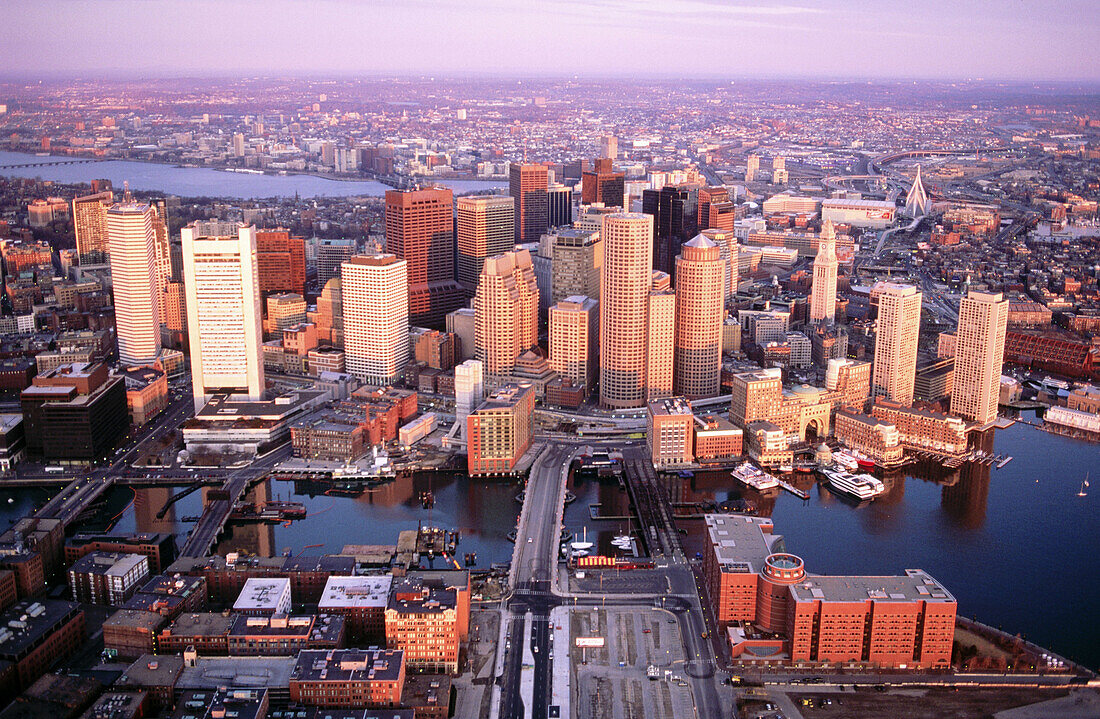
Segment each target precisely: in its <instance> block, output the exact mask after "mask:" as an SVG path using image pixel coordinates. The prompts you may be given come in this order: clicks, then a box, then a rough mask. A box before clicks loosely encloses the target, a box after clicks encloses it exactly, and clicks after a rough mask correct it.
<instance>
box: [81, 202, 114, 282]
mask: <svg viewBox="0 0 1100 719" xmlns="http://www.w3.org/2000/svg"><path fill="white" fill-rule="evenodd" d="M113 201H114V194H113V193H112V192H111V191H110V190H106V191H104V192H97V193H95V194H93V195H85V196H84V197H77V198H75V199H74V200H73V229H74V230H75V232H76V251H77V254H79V255H80V264H82V265H100V264H103V263H105V262H106V261H107V257H108V255H109V254H110V245H109V243H108V240H107V208H109V207H110V206H111V204H112V203H113Z"/></svg>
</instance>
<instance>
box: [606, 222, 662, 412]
mask: <svg viewBox="0 0 1100 719" xmlns="http://www.w3.org/2000/svg"><path fill="white" fill-rule="evenodd" d="M600 237H601V240H602V243H603V260H604V261H603V271H602V275H601V282H600V287H601V289H600V337H599V340H600V405H601V406H603V407H605V408H611V409H614V408H625V407H643V406H645V403H646V389H645V388H646V329H647V327H648V324H649V322H648V320H649V291H650V286H651V285H652V281H653V280H652V272H653V270H652V264H653V241H652V237H653V217H652V216H650V215H645V214H638V213H616V214H611V215H604V216H603V225H602V229H601V230H600Z"/></svg>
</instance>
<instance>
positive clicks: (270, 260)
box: [256, 230, 339, 297]
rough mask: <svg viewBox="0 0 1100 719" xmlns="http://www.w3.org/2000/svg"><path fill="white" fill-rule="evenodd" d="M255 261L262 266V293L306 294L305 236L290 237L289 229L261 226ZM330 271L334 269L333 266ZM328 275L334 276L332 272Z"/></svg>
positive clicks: (257, 236)
mask: <svg viewBox="0 0 1100 719" xmlns="http://www.w3.org/2000/svg"><path fill="white" fill-rule="evenodd" d="M328 261H330V260H329V258H328V257H326V263H327V262H328ZM256 263H257V265H258V266H259V268H260V294H262V295H267V294H270V293H272V292H293V293H295V294H299V295H301V296H303V297H305V294H306V243H305V240H304V239H302V238H301V237H291V236H290V233H289V232H287V231H286V230H263V231H259V230H258V231H257V232H256ZM337 266H339V265H337ZM327 271H328V272H330V273H331V269H328V270H327ZM329 276H330V277H331V274H330V275H329ZM325 281H326V282H327V281H328V280H327V279H326V280H325ZM322 286H324V283H322Z"/></svg>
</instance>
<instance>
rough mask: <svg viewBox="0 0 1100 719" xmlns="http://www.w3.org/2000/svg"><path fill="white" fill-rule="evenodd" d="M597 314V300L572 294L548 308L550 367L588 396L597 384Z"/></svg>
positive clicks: (598, 320) (598, 319)
mask: <svg viewBox="0 0 1100 719" xmlns="http://www.w3.org/2000/svg"><path fill="white" fill-rule="evenodd" d="M599 322H600V313H599V306H598V305H597V303H596V300H594V299H592V298H590V297H583V296H579V295H574V296H572V297H567V298H565V299H563V300H561V301H560V302H558V303H556V304H555V305H553V306H552V307H551V308H550V368H551V369H553V370H554V371H555V372H557V373H558V375H559V376H561V377H562V378H564V379H569V380H571V381H572V382H573V384H574V385H576V386H578V387H580V386H583V387H584V388H585V395H586V396H587V395H588V394H591V392H592V388H593V387H594V386H595V384H596V376H597V375H596V372H597V366H598V365H597V362H596V348H597V347H598V346H599V343H598V341H597V339H598V337H597V335H598V332H599Z"/></svg>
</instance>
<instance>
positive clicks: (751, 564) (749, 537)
mask: <svg viewBox="0 0 1100 719" xmlns="http://www.w3.org/2000/svg"><path fill="white" fill-rule="evenodd" d="M706 523H707V534H708V536H709V538H710V544H711V547H712V548H713V550H714V553H715V557H716V559H717V560H718V565H719V566H720V567H721V570H722V571H724V572H738V573H746V574H756V573H758V572H760V570H761V569H763V568H764V560H765V559H766V558H767V557H768V555H770V554H774V553H775V552H777V551H781V550H782V545H783V537H782V535H778V534H776V535H773V534H772V521H771V520H770V519H765V518H763V517H749V516H744V515H739V514H708V515H707V516H706Z"/></svg>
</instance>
